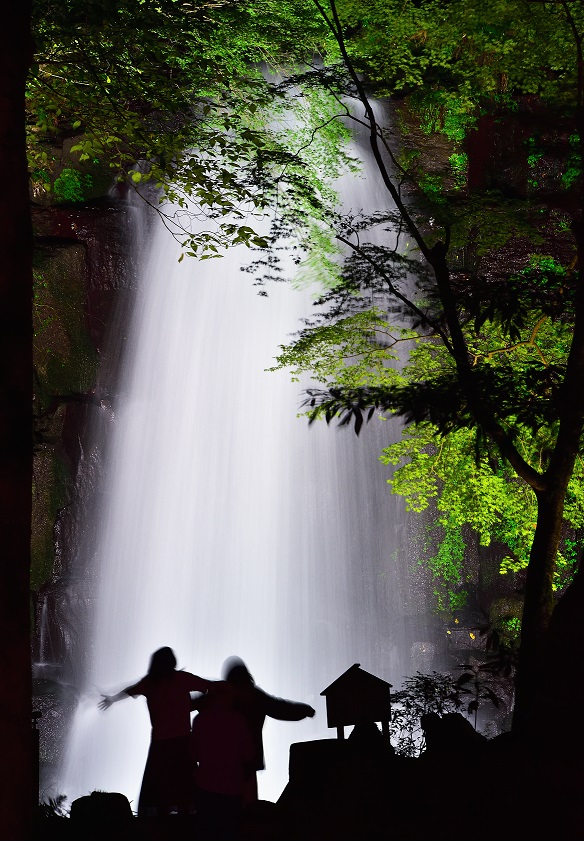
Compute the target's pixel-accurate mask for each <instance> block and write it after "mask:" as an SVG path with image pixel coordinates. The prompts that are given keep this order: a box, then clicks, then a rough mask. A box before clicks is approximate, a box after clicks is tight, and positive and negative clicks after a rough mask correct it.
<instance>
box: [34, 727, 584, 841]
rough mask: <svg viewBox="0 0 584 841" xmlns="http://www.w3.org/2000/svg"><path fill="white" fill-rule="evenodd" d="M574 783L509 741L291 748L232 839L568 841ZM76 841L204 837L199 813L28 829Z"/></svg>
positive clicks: (577, 827)
mask: <svg viewBox="0 0 584 841" xmlns="http://www.w3.org/2000/svg"><path fill="white" fill-rule="evenodd" d="M450 724H452V722H450ZM467 735H469V736H470V734H467ZM459 737H460V734H459ZM583 777H584V772H583V763H582V761H581V757H577V756H570V755H569V753H566V751H565V750H563V746H562V749H558V750H555V751H550V750H549V748H546V749H545V750H544V749H543V748H542V747H540V745H539V744H538V743H537V742H531V743H530V744H519V743H517V742H516V741H514V740H513V739H512V738H510V737H508V736H506V737H498V738H496V739H492V740H490V741H487V740H486V739H474V738H473V737H469V738H468V739H467V740H466V741H465V737H464V736H462V737H460V738H459V740H458V742H456V741H453V742H452V743H448V742H447V741H444V740H442V741H441V740H440V739H438V741H436V740H435V742H434V746H430V747H429V748H428V750H427V751H426V752H425V754H423V755H422V756H421V757H420V758H419V759H408V758H404V757H399V756H394V755H393V753H392V751H391V750H384V749H382V748H380V745H379V744H376V745H375V747H374V748H373V749H371V745H369V749H367V748H366V747H365V746H363V745H361V746H355V745H354V744H351V742H350V741H347V742H339V741H338V740H333V739H331V740H328V739H327V740H322V741H316V742H306V743H299V744H296V745H293V746H292V749H291V754H290V782H289V784H288V786H287V787H286V789H285V790H284V792H283V794H282V796H281V798H280V799H279V801H278V802H277V803H268V802H266V801H259V802H258V803H256V804H254V806H253V807H250V808H249V809H248V810H247V811H246V813H245V815H244V820H243V824H242V828H241V834H240V838H239V839H238V841H329V839H330V841H333V839H334V841H337V839H339V841H349V839H350V841H380V839H388V841H389V840H390V839H397V841H427V839H432V841H446V839H448V841H452V839H455V838H471V839H473V841H493V839H498V841H516V840H517V839H520V838H531V839H535V841H537V839H544V838H548V837H549V838H554V839H558V840H559V841H571V839H578V838H581V837H582V832H583V829H582V828H583V826H584V802H583V799H582V796H581V791H582V783H583ZM110 806H112V807H113V801H112V802H110ZM118 806H119V804H117V806H116V808H117V807H118ZM80 838H82V839H94V838H95V839H98V838H99V839H100V841H102V839H103V841H106V839H107V841H112V839H113V841H115V839H120V841H121V839H124V841H163V839H164V841H165V840H166V839H168V841H182V839H185V841H187V839H188V841H198V839H202V838H203V836H202V835H201V834H200V833H199V831H198V827H197V819H196V815H192V816H188V817H179V816H170V817H168V818H145V819H138V818H130V817H128V816H126V817H123V816H122V817H115V816H112V814H111V809H110V811H109V812H108V810H104V813H103V814H101V815H99V814H89V813H87V811H86V810H84V809H81V811H79V810H78V812H77V815H74V814H72V817H71V818H55V817H39V819H38V820H37V823H36V834H35V841H37V839H38V841H47V839H51V841H52V839H54V841H70V839H80ZM212 841H220V839H212Z"/></svg>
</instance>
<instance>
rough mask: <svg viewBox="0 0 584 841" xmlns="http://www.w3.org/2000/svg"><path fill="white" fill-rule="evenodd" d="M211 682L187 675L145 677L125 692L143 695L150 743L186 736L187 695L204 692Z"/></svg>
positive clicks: (186, 673)
mask: <svg viewBox="0 0 584 841" xmlns="http://www.w3.org/2000/svg"><path fill="white" fill-rule="evenodd" d="M210 683H211V681H208V680H205V679H204V678H202V677H199V676H198V675H193V674H191V673H190V672H176V671H175V672H173V673H172V674H170V675H168V676H167V677H163V678H160V679H159V680H153V679H152V678H151V677H150V676H149V675H146V677H143V678H142V680H140V681H138V683H136V684H134V686H129V687H128V688H127V689H126V692H127V693H128V695H134V696H135V695H144V696H145V697H146V703H147V704H148V712H149V713H150V721H151V723H152V741H153V742H157V741H159V740H160V739H176V738H177V737H179V736H188V735H189V733H190V730H191V696H190V694H189V693H190V692H205V691H206V690H207V689H208V687H209V685H210Z"/></svg>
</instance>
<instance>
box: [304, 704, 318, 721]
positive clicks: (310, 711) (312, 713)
mask: <svg viewBox="0 0 584 841" xmlns="http://www.w3.org/2000/svg"><path fill="white" fill-rule="evenodd" d="M315 715H316V710H315V709H314V707H310V706H309V705H308V704H306V718H314V716H315Z"/></svg>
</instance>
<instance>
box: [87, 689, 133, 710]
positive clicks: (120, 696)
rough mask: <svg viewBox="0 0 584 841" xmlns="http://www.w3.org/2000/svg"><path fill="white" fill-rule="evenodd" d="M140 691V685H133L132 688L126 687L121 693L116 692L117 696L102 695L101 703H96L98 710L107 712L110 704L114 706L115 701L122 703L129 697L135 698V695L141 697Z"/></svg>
mask: <svg viewBox="0 0 584 841" xmlns="http://www.w3.org/2000/svg"><path fill="white" fill-rule="evenodd" d="M141 694H142V691H141V688H140V683H134V684H133V685H132V686H128V687H126V689H122V690H121V692H118V693H117V695H102V696H101V701H99V703H98V705H97V706H98V707H99V709H100V710H108V709H109V708H110V707H111V705H112V704H115V703H116V702H117V701H123V700H125V699H126V698H130V697H131V696H133V697H136V695H141Z"/></svg>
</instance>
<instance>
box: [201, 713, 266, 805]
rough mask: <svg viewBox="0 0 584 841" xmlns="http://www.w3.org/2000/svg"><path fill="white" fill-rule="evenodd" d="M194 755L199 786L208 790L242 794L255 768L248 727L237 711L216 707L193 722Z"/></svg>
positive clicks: (232, 794)
mask: <svg viewBox="0 0 584 841" xmlns="http://www.w3.org/2000/svg"><path fill="white" fill-rule="evenodd" d="M192 755H193V758H194V759H195V760H196V762H197V763H198V767H197V770H196V776H195V779H196V782H197V785H198V786H199V787H200V788H202V789H204V790H205V791H210V792H213V793H215V794H226V795H231V796H238V795H241V794H242V792H243V790H244V786H245V783H246V780H247V779H248V778H249V776H250V773H252V769H253V759H254V744H253V739H252V737H251V733H250V730H249V727H248V724H247V722H246V720H245V718H244V717H243V715H242V714H241V713H239V712H237V711H236V710H232V709H226V708H222V707H220V708H217V709H214V708H213V707H211V708H209V709H206V710H204V711H203V712H201V713H199V715H198V716H196V718H195V720H194V721H193V735H192Z"/></svg>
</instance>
